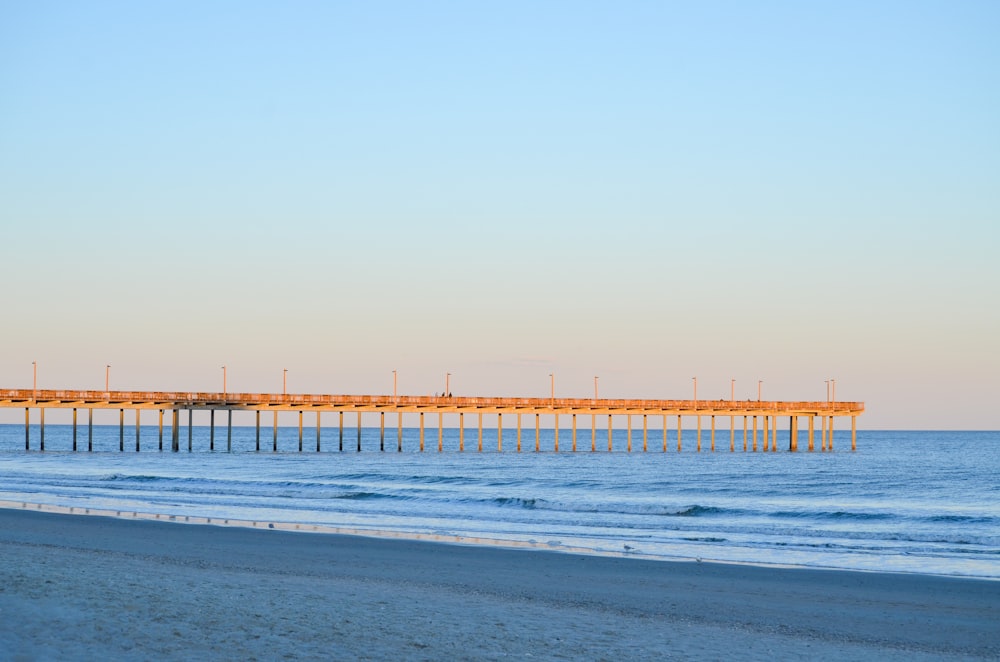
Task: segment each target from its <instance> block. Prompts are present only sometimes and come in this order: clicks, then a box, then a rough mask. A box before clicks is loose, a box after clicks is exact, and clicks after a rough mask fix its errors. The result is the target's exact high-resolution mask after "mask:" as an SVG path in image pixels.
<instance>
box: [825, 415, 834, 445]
mask: <svg viewBox="0 0 1000 662" xmlns="http://www.w3.org/2000/svg"><path fill="white" fill-rule="evenodd" d="M826 449H827V450H828V451H833V416H831V417H830V441H828V442H827V444H826Z"/></svg>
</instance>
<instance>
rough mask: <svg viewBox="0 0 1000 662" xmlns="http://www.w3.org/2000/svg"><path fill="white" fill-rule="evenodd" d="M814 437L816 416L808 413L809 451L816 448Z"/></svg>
mask: <svg viewBox="0 0 1000 662" xmlns="http://www.w3.org/2000/svg"><path fill="white" fill-rule="evenodd" d="M815 437H816V417H815V416H813V415H812V414H809V452H810V453H812V452H813V451H815V450H816V444H815V442H814V439H815Z"/></svg>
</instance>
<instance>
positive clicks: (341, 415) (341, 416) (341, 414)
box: [337, 412, 344, 452]
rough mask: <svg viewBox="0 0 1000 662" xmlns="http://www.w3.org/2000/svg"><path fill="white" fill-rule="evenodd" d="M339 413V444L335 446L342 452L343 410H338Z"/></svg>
mask: <svg viewBox="0 0 1000 662" xmlns="http://www.w3.org/2000/svg"><path fill="white" fill-rule="evenodd" d="M338 413H339V414H340V416H339V419H340V422H339V425H340V445H339V447H338V448H337V450H338V451H340V452H344V412H338Z"/></svg>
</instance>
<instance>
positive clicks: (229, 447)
mask: <svg viewBox="0 0 1000 662" xmlns="http://www.w3.org/2000/svg"><path fill="white" fill-rule="evenodd" d="M226 413H227V414H229V416H228V420H227V421H226V452H227V453H232V452H233V410H232V409H227V410H226Z"/></svg>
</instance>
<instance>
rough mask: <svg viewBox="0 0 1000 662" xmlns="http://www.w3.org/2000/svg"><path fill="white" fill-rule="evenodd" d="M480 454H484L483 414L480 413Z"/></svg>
mask: <svg viewBox="0 0 1000 662" xmlns="http://www.w3.org/2000/svg"><path fill="white" fill-rule="evenodd" d="M478 451H479V452H480V453H482V452H483V412H479V448H478Z"/></svg>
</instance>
